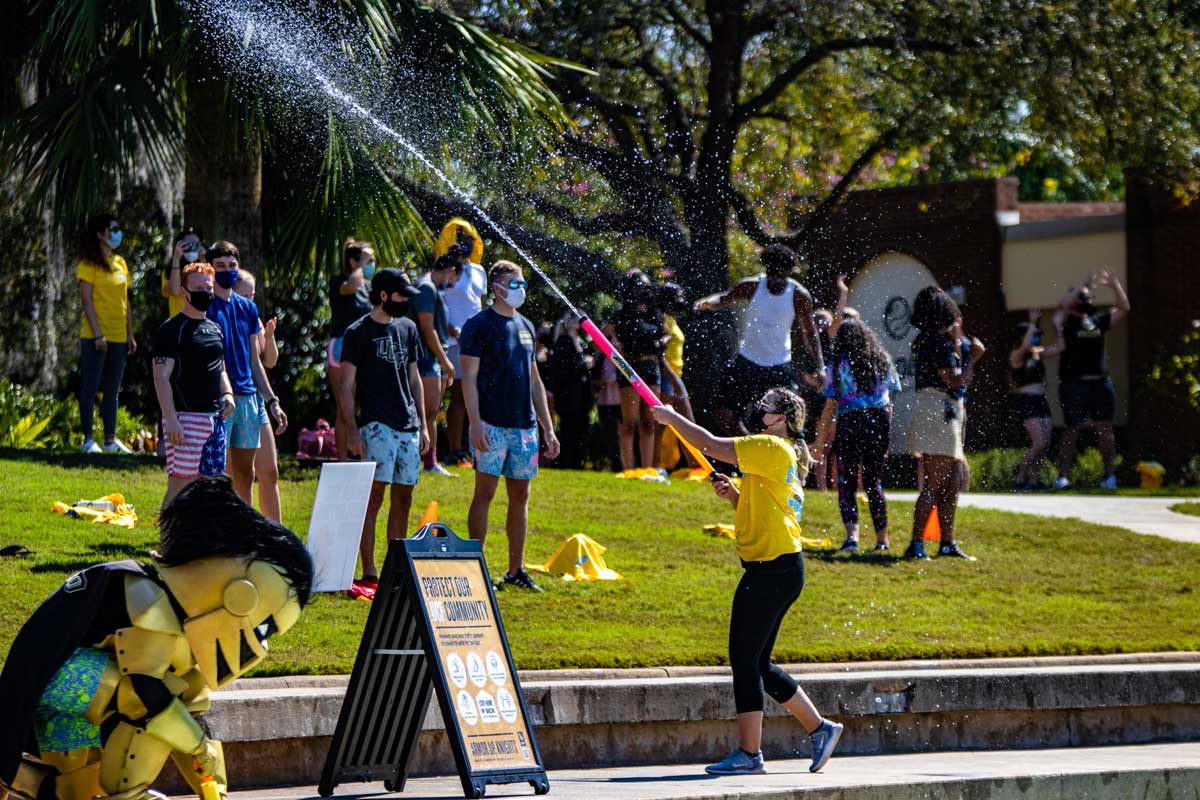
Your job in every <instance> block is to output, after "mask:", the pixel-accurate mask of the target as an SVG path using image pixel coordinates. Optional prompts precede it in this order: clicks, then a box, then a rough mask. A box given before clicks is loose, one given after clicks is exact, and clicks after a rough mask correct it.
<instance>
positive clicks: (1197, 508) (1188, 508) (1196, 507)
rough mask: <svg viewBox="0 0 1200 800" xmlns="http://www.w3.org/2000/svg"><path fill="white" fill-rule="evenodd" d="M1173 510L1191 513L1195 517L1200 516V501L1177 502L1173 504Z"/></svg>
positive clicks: (1180, 512) (1178, 512)
mask: <svg viewBox="0 0 1200 800" xmlns="http://www.w3.org/2000/svg"><path fill="white" fill-rule="evenodd" d="M1171 510H1172V511H1174V512H1175V513H1176V514H1191V515H1192V516H1193V517H1200V503H1176V504H1175V505H1173V506H1171Z"/></svg>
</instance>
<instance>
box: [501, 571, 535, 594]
mask: <svg viewBox="0 0 1200 800" xmlns="http://www.w3.org/2000/svg"><path fill="white" fill-rule="evenodd" d="M506 586H512V587H513V588H516V589H526V590H528V591H530V592H540V591H542V587H540V586H538V585H537V584H536V583H534V582H533V578H531V577H529V573H528V572H526V571H525V568H524V567H522V568H521V569H519V570H517V573H516V574H515V575H512V574H509V573H505V575H504V577H503V578H502V579H501V580H500V582H499V583H497V584H496V588H497V589H503V588H505V587H506Z"/></svg>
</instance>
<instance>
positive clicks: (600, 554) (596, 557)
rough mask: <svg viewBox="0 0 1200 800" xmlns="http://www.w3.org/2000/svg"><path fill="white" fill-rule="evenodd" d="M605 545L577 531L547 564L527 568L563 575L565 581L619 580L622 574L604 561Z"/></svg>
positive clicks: (526, 566)
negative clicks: (610, 567)
mask: <svg viewBox="0 0 1200 800" xmlns="http://www.w3.org/2000/svg"><path fill="white" fill-rule="evenodd" d="M604 550H605V547H604V546H603V545H601V544H600V543H599V542H597V541H596V540H594V539H592V538H591V537H588V536H584V535H583V534H582V533H577V534H575V535H574V536H572V537H571V538H570V539H567V540H566V541H565V542H563V543H562V545H561V546H560V547H559V548H558V550H556V551H555V553H554V555H552V556H550V560H549V561H547V562H546V563H545V564H542V565H537V564H526V565H525V569H527V570H529V571H531V572H541V573H543V574H546V575H562V576H563V580H564V581H619V580H621V576H620V575H618V574H617V573H616V572H614V571H613V570H611V569H609V568H608V566H607V565H606V564H605V563H604Z"/></svg>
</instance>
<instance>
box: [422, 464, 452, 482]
mask: <svg viewBox="0 0 1200 800" xmlns="http://www.w3.org/2000/svg"><path fill="white" fill-rule="evenodd" d="M425 474H426V475H441V476H442V477H443V478H457V477H458V476H457V475H455V474H454V473H453V472H451V471H450V470H448V469H446V468H445V467H443V466H442V465H441V464H439V463H437V462H436V461H435V462H433V466H432V467H426V468H425Z"/></svg>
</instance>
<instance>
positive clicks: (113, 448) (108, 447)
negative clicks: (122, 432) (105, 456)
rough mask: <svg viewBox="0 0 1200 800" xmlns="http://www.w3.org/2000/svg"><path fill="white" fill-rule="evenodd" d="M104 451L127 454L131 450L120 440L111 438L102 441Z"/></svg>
mask: <svg viewBox="0 0 1200 800" xmlns="http://www.w3.org/2000/svg"><path fill="white" fill-rule="evenodd" d="M104 452H106V453H121V454H122V455H129V454H130V453H132V452H133V451H132V450H130V449H129V448H128V447H126V446H125V443H124V442H122V441H121V440H119V439H113V440H112V441H111V442H105V443H104Z"/></svg>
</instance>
